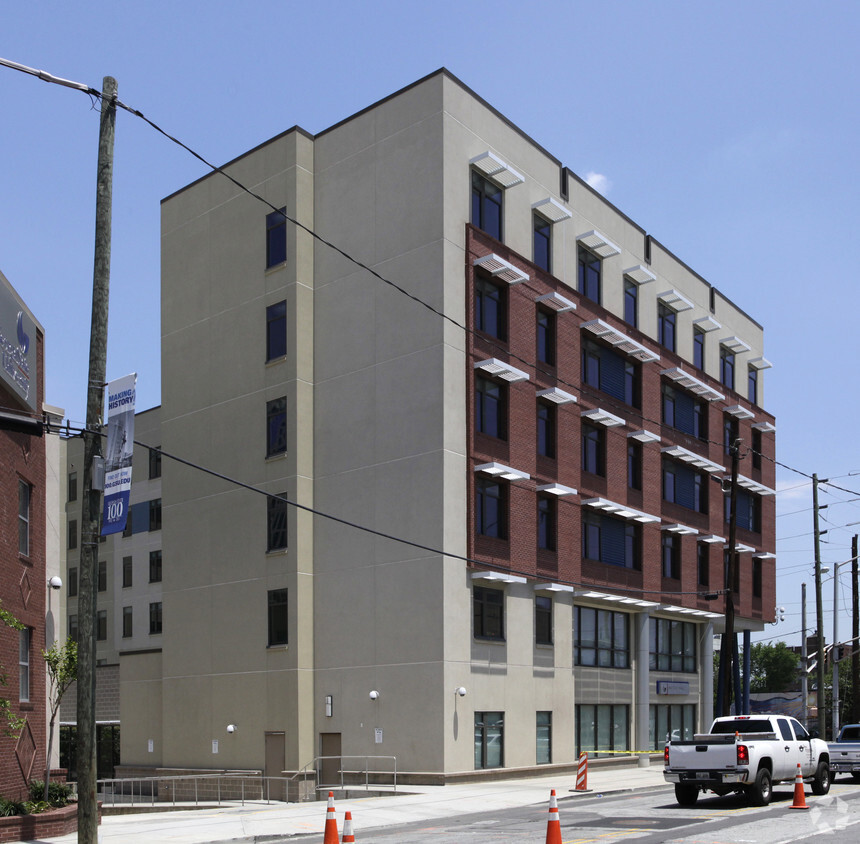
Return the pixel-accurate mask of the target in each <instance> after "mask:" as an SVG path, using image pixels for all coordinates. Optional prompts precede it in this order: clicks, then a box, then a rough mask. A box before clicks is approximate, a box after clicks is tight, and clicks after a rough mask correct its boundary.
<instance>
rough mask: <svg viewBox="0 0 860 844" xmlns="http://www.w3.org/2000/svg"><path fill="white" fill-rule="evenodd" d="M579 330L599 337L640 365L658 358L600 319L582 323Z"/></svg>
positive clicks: (655, 353) (657, 355) (654, 353)
mask: <svg viewBox="0 0 860 844" xmlns="http://www.w3.org/2000/svg"><path fill="white" fill-rule="evenodd" d="M581 328H582V329H583V330H584V331H590V332H591V333H592V334H593V335H594V336H595V337H599V338H600V339H601V340H604V341H606V342H607V343H609V345H610V346H614V347H615V348H617V349H620V350H621V351H622V352H626V353H627V354H628V355H630V357H632V358H635V359H636V360H638V361H641V362H642V363H648V362H649V361H652V360H658V359H659V358H660V355H659V354H657V352H652V351H651V350H650V349H647V348H646V347H645V346H643V345H642V344H641V343H637V342H636V341H635V340H631V339H630V338H629V337H628V336H627V335H626V334H625V333H624V332H623V331H620V330H619V329H617V328H613V327H612V326H611V325H610V324H609V323H608V322H604V321H603V320H602V319H592V320H589V321H588V322H584V323H582V326H581Z"/></svg>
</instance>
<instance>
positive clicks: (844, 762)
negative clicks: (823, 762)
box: [827, 724, 860, 782]
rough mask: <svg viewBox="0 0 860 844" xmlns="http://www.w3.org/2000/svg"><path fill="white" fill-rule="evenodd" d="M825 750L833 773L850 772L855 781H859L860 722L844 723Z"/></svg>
mask: <svg viewBox="0 0 860 844" xmlns="http://www.w3.org/2000/svg"><path fill="white" fill-rule="evenodd" d="M827 750H828V751H829V752H830V770H831V771H832V772H833V773H834V774H851V776H852V777H853V778H854V781H855V782H860V724H846V725H845V726H844V727H843V728H842V729H841V730H840V731H839V736H838V737H837V739H836V741H835V742H833V743H832V744H828V745H827Z"/></svg>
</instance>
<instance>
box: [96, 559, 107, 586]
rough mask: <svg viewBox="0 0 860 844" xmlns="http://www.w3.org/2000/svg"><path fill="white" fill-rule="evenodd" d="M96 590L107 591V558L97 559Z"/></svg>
mask: <svg viewBox="0 0 860 844" xmlns="http://www.w3.org/2000/svg"><path fill="white" fill-rule="evenodd" d="M98 591H99V592H107V560H99V566H98Z"/></svg>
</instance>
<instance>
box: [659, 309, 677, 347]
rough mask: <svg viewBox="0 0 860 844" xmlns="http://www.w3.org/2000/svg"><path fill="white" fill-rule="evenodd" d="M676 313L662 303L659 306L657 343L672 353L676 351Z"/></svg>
mask: <svg viewBox="0 0 860 844" xmlns="http://www.w3.org/2000/svg"><path fill="white" fill-rule="evenodd" d="M675 317H676V314H675V312H674V311H673V310H672V309H671V308H670V307H668V306H666V305H664V304H663V303H662V302H660V303H659V304H658V305H657V342H658V343H659V344H660V345H661V346H665V347H666V348H667V349H668V350H669V351H670V352H674V351H675Z"/></svg>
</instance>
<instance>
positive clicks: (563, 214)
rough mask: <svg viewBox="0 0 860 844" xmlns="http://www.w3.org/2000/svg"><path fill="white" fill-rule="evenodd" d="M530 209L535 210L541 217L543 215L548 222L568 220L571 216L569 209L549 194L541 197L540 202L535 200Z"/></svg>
mask: <svg viewBox="0 0 860 844" xmlns="http://www.w3.org/2000/svg"><path fill="white" fill-rule="evenodd" d="M532 211H537V213H538V214H540V215H541V217H545V218H546V219H547V220H549V222H550V223H560V222H561V221H562V220H568V219H570V217H572V216H573V213H572V212H571V211H569V210H568V209H567V208H565V207H564V206H563V205H562V204H561V203H560V202H559V201H558V200H556V199H553V198H552V197H551V196H548V197H547V198H546V199H542V200H541V201H540V202H535V204H534V205H532Z"/></svg>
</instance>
